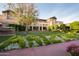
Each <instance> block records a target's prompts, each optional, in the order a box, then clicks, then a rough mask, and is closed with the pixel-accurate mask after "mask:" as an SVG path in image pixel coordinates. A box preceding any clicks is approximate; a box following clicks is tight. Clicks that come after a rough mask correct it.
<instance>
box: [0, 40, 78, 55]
mask: <svg viewBox="0 0 79 59" xmlns="http://www.w3.org/2000/svg"><path fill="white" fill-rule="evenodd" d="M71 44H76V45H79V40H76V41H70V42H65V43H59V44H51V45H48V46H40V47H35V48H25V49H20V50H12V51H7V52H0V56H68V53H67V52H66V48H67V47H68V46H69V45H71Z"/></svg>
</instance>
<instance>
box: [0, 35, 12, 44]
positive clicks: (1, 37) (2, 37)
mask: <svg viewBox="0 0 79 59" xmlns="http://www.w3.org/2000/svg"><path fill="white" fill-rule="evenodd" d="M10 37H11V36H0V43H1V42H3V41H5V40H7V39H9V38H10Z"/></svg>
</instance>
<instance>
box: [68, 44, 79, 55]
mask: <svg viewBox="0 0 79 59" xmlns="http://www.w3.org/2000/svg"><path fill="white" fill-rule="evenodd" d="M67 52H69V53H70V54H71V55H72V56H79V46H78V45H75V44H72V45H70V46H68V47H67Z"/></svg>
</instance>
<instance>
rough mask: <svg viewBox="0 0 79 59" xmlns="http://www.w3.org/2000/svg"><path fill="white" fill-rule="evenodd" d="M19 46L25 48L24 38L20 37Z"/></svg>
mask: <svg viewBox="0 0 79 59" xmlns="http://www.w3.org/2000/svg"><path fill="white" fill-rule="evenodd" d="M18 44H19V46H20V48H25V39H24V38H23V37H22V36H18Z"/></svg>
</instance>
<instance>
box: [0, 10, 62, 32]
mask: <svg viewBox="0 0 79 59" xmlns="http://www.w3.org/2000/svg"><path fill="white" fill-rule="evenodd" d="M2 13H3V14H2V15H0V23H3V25H4V26H7V25H8V24H17V23H18V22H17V21H16V20H15V18H14V17H12V15H11V13H12V11H11V10H6V11H3V12H2ZM61 23H63V22H61V21H57V18H56V17H50V18H48V19H37V20H36V22H34V23H32V24H31V25H29V26H28V30H29V31H46V30H48V26H51V25H53V24H61Z"/></svg>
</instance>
